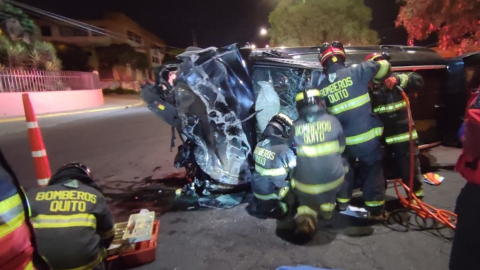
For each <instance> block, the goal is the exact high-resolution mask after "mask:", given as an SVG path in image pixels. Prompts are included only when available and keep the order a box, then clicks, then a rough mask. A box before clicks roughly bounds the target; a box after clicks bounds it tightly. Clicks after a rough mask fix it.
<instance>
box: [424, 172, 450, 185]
mask: <svg viewBox="0 0 480 270" xmlns="http://www.w3.org/2000/svg"><path fill="white" fill-rule="evenodd" d="M443 180H445V177H443V176H440V175H438V174H436V173H426V174H424V175H423V182H425V183H427V184H430V185H433V186H439V185H440V184H441V183H442V182H443Z"/></svg>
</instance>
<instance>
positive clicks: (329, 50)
mask: <svg viewBox="0 0 480 270" xmlns="http://www.w3.org/2000/svg"><path fill="white" fill-rule="evenodd" d="M320 54H321V58H320V63H321V64H322V66H323V65H324V64H325V62H327V60H328V59H330V58H331V57H333V56H339V57H341V58H343V61H345V60H346V59H347V56H346V55H345V49H343V44H342V43H340V42H338V41H334V42H332V44H329V43H327V42H325V43H324V44H323V45H322V47H320Z"/></svg>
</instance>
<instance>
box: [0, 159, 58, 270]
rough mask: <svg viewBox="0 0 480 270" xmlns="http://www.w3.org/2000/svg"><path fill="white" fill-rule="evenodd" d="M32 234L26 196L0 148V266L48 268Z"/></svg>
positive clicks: (18, 269)
mask: <svg viewBox="0 0 480 270" xmlns="http://www.w3.org/2000/svg"><path fill="white" fill-rule="evenodd" d="M33 235H34V230H33V227H31V224H30V222H29V216H28V202H27V200H26V196H25V194H24V193H23V190H22V188H21V187H20V185H19V183H18V180H17V178H16V176H15V174H14V172H13V171H12V169H11V168H10V166H9V165H8V163H7V161H6V159H5V158H4V156H3V154H2V151H1V150H0V247H1V248H0V269H2V270H32V269H37V270H47V269H50V267H49V266H48V264H47V263H46V262H45V261H44V260H43V258H42V257H41V256H40V255H39V253H38V252H37V249H36V248H35V247H36V243H35V237H33Z"/></svg>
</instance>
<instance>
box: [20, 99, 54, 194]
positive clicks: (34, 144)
mask: <svg viewBox="0 0 480 270" xmlns="http://www.w3.org/2000/svg"><path fill="white" fill-rule="evenodd" d="M22 100H23V109H24V111H25V119H26V121H27V128H28V137H29V138H30V147H31V150H32V157H33V163H34V165H35V173H36V175H37V182H38V185H39V186H41V187H45V186H47V185H48V181H49V180H50V177H51V176H52V172H51V170H50V163H49V161H48V157H47V152H46V151H45V145H44V143H43V138H42V133H41V131H40V128H39V127H38V122H37V117H36V116H35V111H34V110H33V106H32V103H31V102H30V97H29V96H28V94H22Z"/></svg>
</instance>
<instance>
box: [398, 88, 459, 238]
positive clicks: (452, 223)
mask: <svg viewBox="0 0 480 270" xmlns="http://www.w3.org/2000/svg"><path fill="white" fill-rule="evenodd" d="M396 87H397V89H398V90H400V92H401V93H402V96H403V98H404V99H405V102H406V103H407V112H408V133H409V135H410V140H409V141H410V179H409V185H408V186H407V185H405V184H404V183H403V182H402V180H401V179H397V180H395V182H394V187H395V192H396V193H397V196H398V199H399V200H400V203H401V204H402V206H403V207H405V208H410V209H412V210H414V211H415V212H416V213H417V214H418V215H419V216H420V217H421V218H423V219H426V218H431V219H434V220H435V221H437V222H438V223H440V224H442V225H444V226H445V227H447V228H450V229H453V230H455V227H456V221H457V215H456V214H455V213H453V212H450V211H447V210H443V209H437V208H435V207H433V206H431V205H429V204H427V203H425V202H423V201H422V200H420V199H419V198H418V197H417V196H415V194H414V193H413V168H414V153H415V142H414V140H413V125H414V123H413V118H412V111H411V108H410V100H409V99H408V97H407V95H406V94H405V92H404V91H403V89H402V88H400V87H399V86H396ZM400 186H402V187H403V188H404V189H405V192H406V194H407V198H405V197H404V196H402V195H401V193H400V191H399V187H400Z"/></svg>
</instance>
